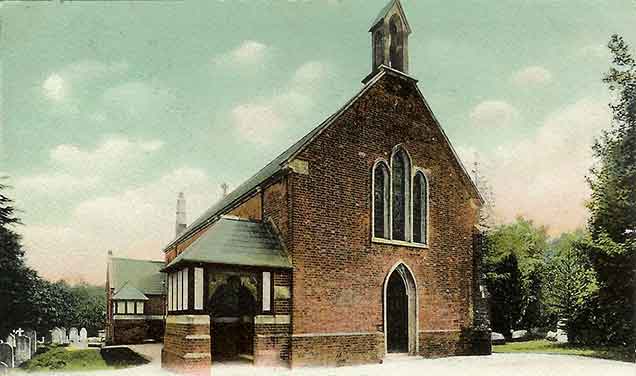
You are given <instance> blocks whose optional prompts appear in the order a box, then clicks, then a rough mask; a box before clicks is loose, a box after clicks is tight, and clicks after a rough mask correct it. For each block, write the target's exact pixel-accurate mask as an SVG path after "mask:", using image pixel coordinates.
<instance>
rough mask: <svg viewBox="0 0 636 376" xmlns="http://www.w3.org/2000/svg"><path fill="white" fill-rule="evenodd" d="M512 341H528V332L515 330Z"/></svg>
mask: <svg viewBox="0 0 636 376" xmlns="http://www.w3.org/2000/svg"><path fill="white" fill-rule="evenodd" d="M512 340H513V341H526V340H528V331H527V330H514V331H512Z"/></svg>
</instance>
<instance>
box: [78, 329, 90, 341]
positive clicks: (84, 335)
mask: <svg viewBox="0 0 636 376" xmlns="http://www.w3.org/2000/svg"><path fill="white" fill-rule="evenodd" d="M79 341H80V342H87V341H88V332H87V331H86V328H82V329H80V331H79Z"/></svg>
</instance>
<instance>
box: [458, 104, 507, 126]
mask: <svg viewBox="0 0 636 376" xmlns="http://www.w3.org/2000/svg"><path fill="white" fill-rule="evenodd" d="M469 116H470V120H471V123H472V124H473V125H474V126H476V127H482V128H507V127H509V126H511V125H512V124H513V123H514V122H515V121H517V120H518V119H519V111H517V109H516V108H514V107H513V106H512V105H510V104H509V103H507V102H504V101H500V100H488V101H484V102H481V103H479V104H478V105H477V106H475V107H474V108H473V109H472V111H471V112H470V115H469Z"/></svg>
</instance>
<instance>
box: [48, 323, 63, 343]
mask: <svg viewBox="0 0 636 376" xmlns="http://www.w3.org/2000/svg"><path fill="white" fill-rule="evenodd" d="M49 335H50V336H51V343H52V344H54V345H60V344H62V330H60V328H57V327H56V328H53V329H51V330H49Z"/></svg>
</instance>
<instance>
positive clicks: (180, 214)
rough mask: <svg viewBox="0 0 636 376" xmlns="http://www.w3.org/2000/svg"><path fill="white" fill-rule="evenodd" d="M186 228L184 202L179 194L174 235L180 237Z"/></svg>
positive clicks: (181, 194)
mask: <svg viewBox="0 0 636 376" xmlns="http://www.w3.org/2000/svg"><path fill="white" fill-rule="evenodd" d="M186 227H188V226H187V225H186V202H185V197H184V195H183V192H179V197H178V198H177V221H176V225H175V233H176V236H179V235H181V234H182V233H183V232H184V231H185V229H186Z"/></svg>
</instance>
